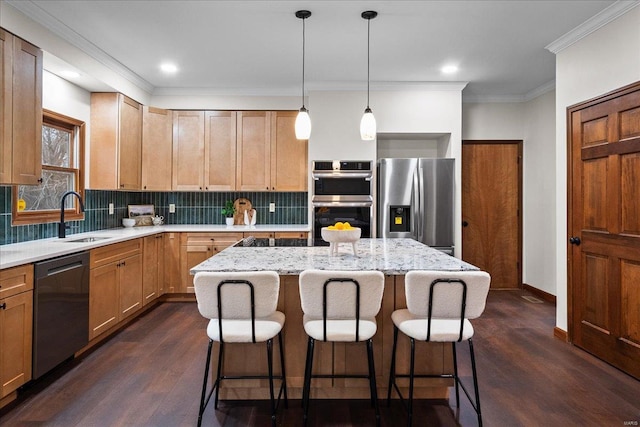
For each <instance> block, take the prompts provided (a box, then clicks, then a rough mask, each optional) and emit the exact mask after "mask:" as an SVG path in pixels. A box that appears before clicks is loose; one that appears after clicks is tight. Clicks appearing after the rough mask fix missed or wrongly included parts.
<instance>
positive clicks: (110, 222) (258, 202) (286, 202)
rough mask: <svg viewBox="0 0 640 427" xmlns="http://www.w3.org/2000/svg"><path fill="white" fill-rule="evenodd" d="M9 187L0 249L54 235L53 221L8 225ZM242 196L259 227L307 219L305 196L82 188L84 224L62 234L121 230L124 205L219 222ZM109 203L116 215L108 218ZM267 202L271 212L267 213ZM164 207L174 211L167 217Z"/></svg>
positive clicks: (2, 195)
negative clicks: (230, 204) (273, 208)
mask: <svg viewBox="0 0 640 427" xmlns="http://www.w3.org/2000/svg"><path fill="white" fill-rule="evenodd" d="M12 190H13V187H11V186H0V245H5V244H9V243H18V242H25V241H29V240H37V239H44V238H47V237H55V236H57V235H58V223H57V222H52V223H45V224H32V225H18V226H12V225H11V202H12V199H11V197H12V196H11V192H12ZM238 197H245V198H247V199H249V200H251V204H252V205H253V208H254V209H255V210H256V214H257V223H258V224H306V223H307V215H308V206H307V200H308V199H307V193H306V192H283V193H279V192H278V193H276V192H176V191H163V192H139V191H107V190H85V197H84V205H85V215H84V221H69V222H68V224H69V225H70V226H71V227H74V228H71V229H69V230H68V231H67V234H68V235H69V234H75V233H82V232H86V231H95V230H103V229H108V228H117V227H121V226H122V218H124V217H125V216H127V206H128V205H154V206H155V211H156V215H162V216H164V218H165V223H167V224H224V216H223V215H222V214H221V213H220V210H221V209H222V208H223V206H224V203H225V202H226V201H227V200H235V199H237V198H238ZM109 203H113V204H114V208H115V212H114V214H113V215H109ZM269 203H275V205H276V211H275V212H273V213H272V212H269ZM169 204H175V205H176V212H175V213H172V214H170V213H169Z"/></svg>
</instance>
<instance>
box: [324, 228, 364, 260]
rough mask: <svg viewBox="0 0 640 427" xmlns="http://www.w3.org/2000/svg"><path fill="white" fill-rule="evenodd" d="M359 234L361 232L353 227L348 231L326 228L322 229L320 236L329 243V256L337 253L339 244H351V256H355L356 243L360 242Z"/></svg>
mask: <svg viewBox="0 0 640 427" xmlns="http://www.w3.org/2000/svg"><path fill="white" fill-rule="evenodd" d="M361 232H362V230H360V228H358V227H353V228H350V229H348V230H329V229H328V228H327V227H322V229H321V230H320V235H321V236H322V240H324V241H325V242H329V255H335V254H337V253H338V244H339V243H351V247H352V248H353V254H354V255H356V242H357V241H358V240H360V234H361Z"/></svg>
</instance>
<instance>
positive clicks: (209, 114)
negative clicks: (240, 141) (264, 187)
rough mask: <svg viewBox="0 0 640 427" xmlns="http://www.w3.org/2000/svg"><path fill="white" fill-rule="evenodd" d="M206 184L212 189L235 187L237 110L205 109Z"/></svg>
mask: <svg viewBox="0 0 640 427" xmlns="http://www.w3.org/2000/svg"><path fill="white" fill-rule="evenodd" d="M204 140H205V146H204V153H205V159H206V163H205V165H204V186H205V190H209V191H234V190H235V189H236V113H235V112H234V111H206V112H205V127H204Z"/></svg>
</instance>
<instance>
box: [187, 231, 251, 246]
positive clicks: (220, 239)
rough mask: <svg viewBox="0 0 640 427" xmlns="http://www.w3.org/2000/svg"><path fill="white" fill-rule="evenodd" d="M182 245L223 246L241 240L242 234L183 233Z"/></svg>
mask: <svg viewBox="0 0 640 427" xmlns="http://www.w3.org/2000/svg"><path fill="white" fill-rule="evenodd" d="M181 239H182V242H181V243H182V245H183V246H188V245H224V246H228V245H230V244H232V243H235V242H237V241H238V240H242V233H183V234H182V236H181Z"/></svg>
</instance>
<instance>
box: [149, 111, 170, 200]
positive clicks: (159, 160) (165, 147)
mask: <svg viewBox="0 0 640 427" xmlns="http://www.w3.org/2000/svg"><path fill="white" fill-rule="evenodd" d="M172 128H173V116H172V113H171V111H170V110H163V109H161V108H154V107H147V106H146V105H145V106H144V108H143V110H142V189H143V190H151V191H170V190H171V170H172V159H171V156H172V154H173V146H172V140H173V129H172Z"/></svg>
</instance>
